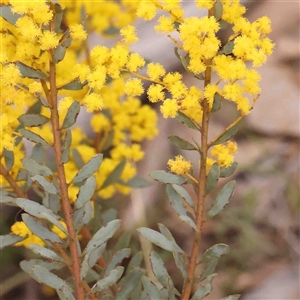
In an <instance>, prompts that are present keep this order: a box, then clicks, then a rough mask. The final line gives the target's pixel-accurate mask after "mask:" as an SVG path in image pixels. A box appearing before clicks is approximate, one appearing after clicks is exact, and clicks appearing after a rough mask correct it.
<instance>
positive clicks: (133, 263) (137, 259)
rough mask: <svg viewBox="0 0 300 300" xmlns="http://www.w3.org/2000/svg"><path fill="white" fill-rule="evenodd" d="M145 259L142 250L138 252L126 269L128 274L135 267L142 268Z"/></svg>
mask: <svg viewBox="0 0 300 300" xmlns="http://www.w3.org/2000/svg"><path fill="white" fill-rule="evenodd" d="M143 259H144V257H143V253H142V252H141V251H140V252H137V253H136V254H135V255H134V256H133V257H132V259H131V260H130V262H129V264H128V266H127V269H126V274H128V273H130V272H131V271H132V270H133V269H135V268H140V266H141V264H142V261H143Z"/></svg>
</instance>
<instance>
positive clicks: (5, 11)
mask: <svg viewBox="0 0 300 300" xmlns="http://www.w3.org/2000/svg"><path fill="white" fill-rule="evenodd" d="M0 16H1V17H2V18H3V19H4V20H6V21H7V22H8V23H10V24H12V25H15V24H16V22H17V21H18V19H19V18H20V17H21V15H19V14H16V13H13V12H12V11H11V7H10V6H7V5H3V6H1V9H0Z"/></svg>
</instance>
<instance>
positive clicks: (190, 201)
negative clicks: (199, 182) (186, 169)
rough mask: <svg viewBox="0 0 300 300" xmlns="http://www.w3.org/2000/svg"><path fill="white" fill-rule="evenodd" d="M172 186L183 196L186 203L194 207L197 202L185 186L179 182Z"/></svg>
mask: <svg viewBox="0 0 300 300" xmlns="http://www.w3.org/2000/svg"><path fill="white" fill-rule="evenodd" d="M172 187H173V188H174V190H175V191H176V192H177V193H178V194H179V195H180V196H181V197H182V198H184V199H185V201H186V203H187V204H188V205H189V206H190V207H191V208H194V206H195V204H194V201H193V199H192V197H191V196H190V194H189V193H188V192H187V190H186V189H185V188H183V187H182V186H180V185H177V184H172Z"/></svg>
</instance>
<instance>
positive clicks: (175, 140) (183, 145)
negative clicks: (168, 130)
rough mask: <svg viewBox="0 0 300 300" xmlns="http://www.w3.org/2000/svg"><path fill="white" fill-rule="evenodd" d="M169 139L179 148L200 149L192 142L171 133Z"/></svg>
mask: <svg viewBox="0 0 300 300" xmlns="http://www.w3.org/2000/svg"><path fill="white" fill-rule="evenodd" d="M168 139H169V140H170V142H171V143H172V144H174V145H175V146H176V147H177V148H179V149H183V150H196V151H198V149H197V148H196V147H195V146H194V145H192V144H191V143H189V142H188V141H186V140H184V139H182V138H181V137H179V136H176V135H171V136H169V137H168Z"/></svg>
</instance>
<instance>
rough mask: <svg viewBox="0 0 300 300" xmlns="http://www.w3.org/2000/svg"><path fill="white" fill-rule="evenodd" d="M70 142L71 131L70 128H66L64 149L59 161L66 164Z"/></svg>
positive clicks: (68, 157)
mask: <svg viewBox="0 0 300 300" xmlns="http://www.w3.org/2000/svg"><path fill="white" fill-rule="evenodd" d="M71 144H72V132H71V130H70V129H67V130H66V135H65V140H64V150H63V152H62V155H61V162H62V163H63V164H66V163H67V162H68V161H69V159H70V146H71Z"/></svg>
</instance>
